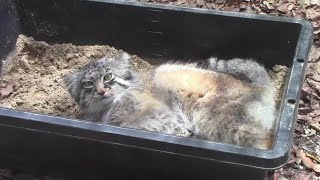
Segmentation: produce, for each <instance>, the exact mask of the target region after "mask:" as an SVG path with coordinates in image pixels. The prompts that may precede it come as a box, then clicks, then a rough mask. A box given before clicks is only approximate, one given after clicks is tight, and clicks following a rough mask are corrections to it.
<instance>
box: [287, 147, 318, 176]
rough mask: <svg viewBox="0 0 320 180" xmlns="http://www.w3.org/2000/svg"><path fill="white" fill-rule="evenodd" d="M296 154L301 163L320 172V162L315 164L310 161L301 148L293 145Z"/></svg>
mask: <svg viewBox="0 0 320 180" xmlns="http://www.w3.org/2000/svg"><path fill="white" fill-rule="evenodd" d="M293 149H294V151H295V153H296V156H297V157H298V158H300V159H301V160H302V163H303V164H304V165H305V166H306V167H307V168H310V169H313V170H314V171H315V172H320V164H316V163H314V162H312V160H311V159H310V158H308V157H307V156H306V154H305V153H304V152H303V150H300V149H298V148H297V147H293Z"/></svg>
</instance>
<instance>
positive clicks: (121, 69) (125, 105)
mask: <svg viewBox="0 0 320 180" xmlns="http://www.w3.org/2000/svg"><path fill="white" fill-rule="evenodd" d="M129 58H130V57H129V56H128V54H126V53H120V54H119V55H118V56H116V57H114V58H103V59H100V60H98V61H97V62H95V63H92V64H88V65H87V66H85V67H84V68H83V69H82V70H80V71H78V72H75V73H72V74H69V75H67V76H65V77H64V83H65V85H66V87H67V89H68V91H69V93H70V94H71V96H72V97H73V99H74V100H75V101H76V102H77V104H78V105H79V107H80V115H79V118H80V119H84V120H87V121H92V122H98V123H103V124H109V125H117V126H122V127H129V128H138V129H142V130H148V131H156V132H161V133H166V134H173V135H181V136H189V134H190V132H189V131H188V129H187V128H186V127H185V125H184V124H183V123H181V122H180V121H181V120H180V119H181V117H180V116H179V114H176V113H174V112H173V110H171V109H170V108H169V107H168V106H166V105H165V104H164V103H161V102H160V101H157V100H156V99H155V97H153V96H152V95H150V93H148V92H147V90H146V89H144V86H143V84H142V82H141V81H140V79H139V77H138V74H137V72H136V71H134V70H133V67H132V65H131V64H130V61H129ZM107 69H110V70H111V71H112V72H113V73H114V74H115V76H116V77H117V78H118V81H119V82H118V83H116V82H113V83H105V86H108V87H110V88H111V90H112V92H113V93H112V94H111V95H110V96H108V97H103V96H101V95H99V94H97V91H96V89H95V88H91V89H86V88H84V87H83V85H82V83H81V82H83V81H84V80H90V79H91V80H97V79H101V78H102V77H104V76H105V75H106V70H107ZM115 80H117V79H116V78H115ZM139 94H146V95H150V98H149V99H150V100H151V101H155V103H151V105H150V106H144V103H145V102H144V101H145V99H143V97H141V96H139Z"/></svg>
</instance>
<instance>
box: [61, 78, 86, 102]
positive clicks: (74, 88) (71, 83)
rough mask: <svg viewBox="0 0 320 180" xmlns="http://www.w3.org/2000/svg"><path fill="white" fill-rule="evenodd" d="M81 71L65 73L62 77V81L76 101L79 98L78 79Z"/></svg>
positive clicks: (79, 79)
mask: <svg viewBox="0 0 320 180" xmlns="http://www.w3.org/2000/svg"><path fill="white" fill-rule="evenodd" d="M81 77H82V73H81V72H75V73H71V74H67V75H65V76H63V77H62V79H63V83H64V85H65V86H66V88H67V90H68V92H69V93H70V95H71V96H72V98H74V99H75V100H76V101H78V100H79V93H80V87H81V86H80V81H81Z"/></svg>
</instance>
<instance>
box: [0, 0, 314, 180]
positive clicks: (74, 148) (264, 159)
mask: <svg viewBox="0 0 320 180" xmlns="http://www.w3.org/2000/svg"><path fill="white" fill-rule="evenodd" d="M0 3H1V6H0V23H1V25H0V38H1V40H0V46H1V47H0V57H1V58H2V59H3V58H5V57H6V56H7V55H8V53H9V52H10V51H11V50H12V48H13V47H14V44H15V40H16V39H17V36H18V34H19V33H24V34H26V35H29V36H33V37H34V38H35V39H36V40H45V41H47V42H50V43H67V42H72V43H74V44H77V45H84V44H85V45H88V44H108V45H111V46H114V47H116V48H121V49H124V50H125V51H128V52H129V53H132V54H137V55H139V56H141V57H145V58H150V57H151V58H158V60H159V61H161V60H163V59H168V58H170V59H195V60H196V59H200V58H207V57H209V56H210V55H214V56H217V57H219V58H231V57H235V56H236V57H243V58H246V57H249V58H255V59H257V60H258V61H259V62H261V63H263V64H265V65H266V66H267V67H272V66H273V65H275V64H281V65H286V66H288V67H290V72H289V77H288V79H287V85H286V88H285V93H284V95H283V101H282V103H281V106H280V108H279V114H278V120H279V125H278V131H277V134H276V135H275V140H276V141H275V144H274V147H273V149H272V150H268V151H264V150H257V149H248V148H242V147H236V146H233V145H228V144H222V143H214V142H207V141H201V140H195V139H188V138H183V137H174V136H169V135H164V134H158V133H152V132H144V131H140V130H132V129H125V128H120V127H112V126H105V125H99V124H94V123H87V122H81V121H77V120H70V119H65V118H60V117H52V116H46V115H40V114H34V113H29V112H21V111H16V110H12V109H3V108H0V166H3V167H11V168H16V169H22V170H25V171H30V172H35V173H39V174H50V175H57V176H59V175H63V176H68V177H73V178H75V177H77V178H85V179H86V178H87V179H88V178H90V179H97V178H98V177H99V178H102V177H103V178H106V177H112V178H115V179H121V178H130V179H135V178H136V179H139V178H143V177H144V178H147V177H152V178H150V179H156V178H155V177H157V178H159V179H161V178H163V179H177V178H179V179H182V178H184V179H186V178H187V179H212V178H213V179H215V178H217V177H219V179H233V178H235V177H241V178H242V179H263V177H264V176H265V173H266V171H267V170H269V169H274V168H278V167H280V166H281V165H283V164H284V163H286V161H287V160H288V156H289V153H290V147H291V145H292V134H293V130H294V125H295V118H296V114H297V108H298V103H296V102H298V99H299V96H300V91H301V86H302V83H303V80H304V75H305V71H306V67H307V58H308V53H309V49H310V44H311V42H312V26H311V25H310V23H308V22H306V21H304V20H299V19H293V18H284V17H272V16H263V15H253V14H242V13H231V12H220V11H211V10H205V9H190V8H182V7H174V6H164V5H155V4H144V3H138V2H131V1H112V0H100V1H98V0H97V1H77V0H68V1H67V0H25V1H23V0H8V1H5V2H4V1H0ZM13 4H14V5H15V6H14V7H13V6H12V5H13ZM289 100H290V101H289ZM292 100H293V101H292ZM288 101H289V102H288ZM147 179H148V178H147Z"/></svg>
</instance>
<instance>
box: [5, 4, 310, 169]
mask: <svg viewBox="0 0 320 180" xmlns="http://www.w3.org/2000/svg"><path fill="white" fill-rule="evenodd" d="M80 2H100V3H109V4H118V5H125V6H136V7H144V8H149V9H150V10H155V11H160V12H161V11H163V10H171V11H183V12H188V13H197V14H199V13H200V14H209V15H217V16H228V17H234V18H247V19H256V20H263V21H278V22H285V23H295V24H299V25H300V26H301V31H300V35H299V39H298V43H297V47H296V51H295V56H294V59H293V64H292V68H291V71H290V72H289V79H288V88H287V90H286V92H285V96H286V97H287V99H285V100H284V101H283V102H282V109H281V111H282V113H281V114H282V116H281V117H279V121H280V124H279V130H278V136H277V137H276V142H275V146H274V148H273V149H271V150H260V149H251V148H244V147H237V146H234V145H230V144H224V143H217V142H210V141H203V140H197V139H191V138H186V137H178V136H173V135H166V134H161V133H156V132H147V131H142V130H138V129H128V128H122V127H116V126H110V125H102V124H97V123H91V122H85V121H80V120H75V119H69V118H63V117H57V116H50V115H43V114H38V113H30V112H24V111H19V110H14V109H8V108H0V119H1V121H0V126H13V127H15V128H23V129H29V130H33V131H41V132H44V133H52V134H56V135H61V136H72V137H76V138H82V139H85V140H88V141H99V142H102V143H111V144H117V145H121V146H130V147H134V148H140V149H147V150H151V151H161V152H165V153H171V154H176V155H181V156H189V157H193V158H201V159H208V160H213V161H219V162H225V163H231V164H238V165H242V166H249V167H254V168H261V169H276V168H279V167H281V166H282V165H284V164H285V163H286V162H287V161H288V157H289V153H290V149H291V145H292V133H293V130H294V124H295V118H296V115H297V110H298V103H297V102H299V98H300V92H301V89H299V88H298V87H301V86H302V84H303V81H304V76H305V71H306V68H307V60H308V56H309V50H310V47H311V43H312V39H313V27H312V25H311V23H310V22H308V21H306V20H302V19H297V18H288V17H276V16H270V15H256V14H245V13H238V12H224V11H217V10H208V9H200V8H188V7H178V6H172V5H162V4H151V3H142V2H135V1H127V0H121V1H119V0H80ZM292 72H295V73H292ZM297 85H298V86H297ZM293 119H294V121H292V120H293ZM128 138H129V139H132V140H130V141H128Z"/></svg>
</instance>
